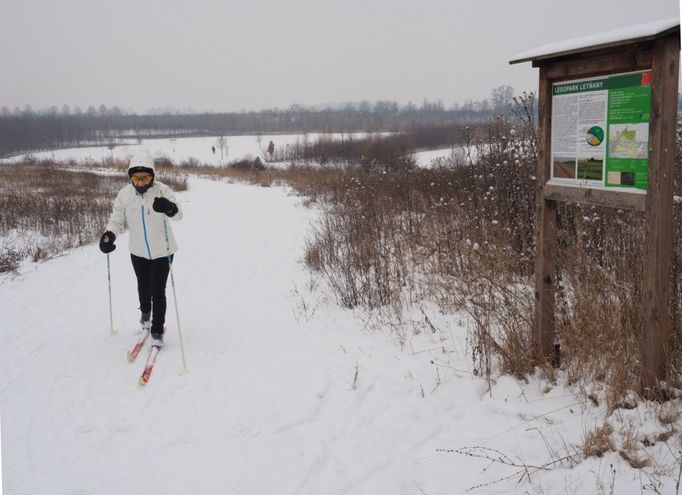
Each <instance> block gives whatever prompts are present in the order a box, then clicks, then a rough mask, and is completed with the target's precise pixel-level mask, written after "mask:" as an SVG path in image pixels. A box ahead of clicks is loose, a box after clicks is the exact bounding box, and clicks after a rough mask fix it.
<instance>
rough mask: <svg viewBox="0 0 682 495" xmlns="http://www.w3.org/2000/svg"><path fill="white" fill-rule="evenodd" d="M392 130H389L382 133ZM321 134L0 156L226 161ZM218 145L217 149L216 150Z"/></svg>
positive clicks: (151, 142) (153, 141)
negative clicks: (141, 156)
mask: <svg viewBox="0 0 682 495" xmlns="http://www.w3.org/2000/svg"><path fill="white" fill-rule="evenodd" d="M382 134H389V133H382ZM350 135H351V134H349V133H333V134H325V135H324V136H325V137H331V138H332V139H342V138H344V137H348V136H350ZM320 136H322V134H319V133H309V134H272V135H270V134H263V135H246V136H224V138H225V146H224V147H223V148H222V150H223V152H222V153H221V147H220V143H219V141H218V137H216V136H210V137H191V138H163V139H142V140H140V142H139V143H138V142H137V141H135V140H131V141H130V143H128V144H125V145H119V146H115V147H113V148H109V147H107V146H92V147H82V148H66V149H60V150H52V151H41V152H37V153H31V154H30V155H17V156H14V157H11V158H5V159H3V160H0V163H13V162H16V161H20V160H24V159H26V158H27V157H28V156H32V157H34V158H36V159H51V160H55V161H58V162H66V161H71V160H74V161H76V162H92V161H95V162H99V161H101V160H102V159H107V158H113V159H115V160H129V159H130V157H132V156H133V155H134V154H136V153H138V152H141V151H143V152H145V153H149V154H151V155H152V156H154V157H158V158H160V157H167V158H169V159H171V160H172V161H173V162H174V163H181V162H184V161H187V160H189V159H195V160H198V161H199V163H200V164H202V165H215V166H219V165H223V164H226V163H229V162H233V161H235V160H239V159H242V158H246V157H251V158H256V157H258V156H259V157H261V158H263V157H264V155H265V153H266V150H267V148H268V145H269V144H270V141H272V143H273V144H274V145H275V149H276V150H278V151H284V150H286V148H287V147H288V146H291V145H294V144H296V143H304V142H309V143H312V142H314V141H315V140H317V139H318V138H319V137H320ZM352 136H353V137H355V138H361V137H363V136H366V134H365V133H353V134H352ZM214 148H215V151H214Z"/></svg>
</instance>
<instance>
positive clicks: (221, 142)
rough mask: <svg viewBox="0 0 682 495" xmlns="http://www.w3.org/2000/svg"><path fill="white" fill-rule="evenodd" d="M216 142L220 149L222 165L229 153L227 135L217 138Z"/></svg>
mask: <svg viewBox="0 0 682 495" xmlns="http://www.w3.org/2000/svg"><path fill="white" fill-rule="evenodd" d="M216 144H217V145H218V149H219V150H220V163H221V165H222V163H223V160H225V155H227V154H228V151H229V149H228V147H227V138H226V137H225V136H220V137H218V139H216Z"/></svg>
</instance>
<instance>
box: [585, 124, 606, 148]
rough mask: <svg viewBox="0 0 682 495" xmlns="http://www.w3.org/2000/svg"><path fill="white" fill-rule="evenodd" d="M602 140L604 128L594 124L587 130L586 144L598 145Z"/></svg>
mask: <svg viewBox="0 0 682 495" xmlns="http://www.w3.org/2000/svg"><path fill="white" fill-rule="evenodd" d="M603 141H604V129H602V128H601V127H599V126H598V125H595V126H593V127H590V129H589V130H588V131H587V144H589V145H590V146H599V145H600V144H601V143H602V142H603Z"/></svg>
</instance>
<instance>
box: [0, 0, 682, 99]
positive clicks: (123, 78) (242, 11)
mask: <svg viewBox="0 0 682 495" xmlns="http://www.w3.org/2000/svg"><path fill="white" fill-rule="evenodd" d="M679 12H680V7H679V0H646V1H645V0H593V1H591V2H567V1H564V0H562V1H560V0H470V1H462V0H289V1H283V0H115V1H114V0H106V1H104V0H0V68H1V71H0V74H1V75H0V107H2V106H7V107H9V108H14V107H17V106H19V107H23V106H24V105H26V104H30V105H31V106H33V108H35V109H42V108H47V107H49V106H51V105H56V106H57V107H59V108H61V106H62V105H64V104H68V105H70V106H71V107H74V106H76V105H79V106H80V107H82V108H83V109H85V108H87V106H89V105H93V106H99V105H100V104H105V105H107V106H113V105H118V106H120V107H122V108H126V109H130V110H134V111H138V112H141V111H145V110H147V109H149V108H152V107H174V108H192V109H195V110H212V111H225V110H226V111H232V110H243V109H244V110H250V109H262V108H269V107H274V106H278V107H280V108H285V107H288V106H289V105H291V104H293V103H300V104H305V105H319V104H327V103H339V102H347V101H354V102H358V101H361V100H369V101H375V100H379V99H383V100H396V101H398V102H399V103H400V104H405V103H407V102H408V101H413V102H414V103H417V104H419V103H421V102H422V100H423V99H424V98H427V99H428V100H430V101H435V100H439V99H440V100H442V101H443V102H444V103H445V104H446V105H448V106H449V105H451V104H452V103H453V102H460V103H463V102H464V101H465V100H467V99H482V98H485V97H487V96H489V94H490V90H491V89H492V88H494V87H497V86H500V85H503V84H506V85H510V86H512V87H514V88H515V89H516V90H517V92H521V91H523V90H527V89H531V90H534V89H535V88H536V87H537V69H533V68H532V67H531V65H530V64H529V63H525V64H520V65H514V66H509V65H508V61H509V60H510V59H511V58H513V56H514V55H516V54H517V53H520V52H524V51H526V50H529V49H531V48H534V47H537V46H540V45H544V44H547V43H552V42H558V41H564V40H567V39H571V38H576V37H580V36H586V35H591V34H594V33H598V32H601V31H607V30H612V29H618V28H622V27H627V26H630V25H633V24H640V23H644V22H648V21H652V20H658V19H663V18H669V17H678V16H679Z"/></svg>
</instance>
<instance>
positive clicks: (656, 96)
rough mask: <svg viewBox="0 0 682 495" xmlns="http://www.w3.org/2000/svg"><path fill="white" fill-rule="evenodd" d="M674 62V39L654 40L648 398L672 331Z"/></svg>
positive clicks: (644, 321)
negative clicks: (670, 309) (670, 304)
mask: <svg viewBox="0 0 682 495" xmlns="http://www.w3.org/2000/svg"><path fill="white" fill-rule="evenodd" d="M679 57H680V39H679V34H677V35H676V36H667V37H665V38H661V39H658V40H656V41H655V49H654V57H653V62H652V72H653V80H652V88H651V116H650V120H649V187H648V190H647V197H646V212H645V219H646V227H645V228H646V247H645V255H644V256H645V257H644V260H643V261H644V299H643V301H642V311H641V319H640V332H641V335H642V368H643V373H642V390H643V391H644V392H645V393H648V394H650V395H651V394H656V393H657V391H658V388H659V387H658V384H659V381H660V380H664V379H665V370H666V347H667V343H668V342H669V338H670V330H671V326H672V322H671V317H670V311H669V303H670V270H671V263H672V208H673V204H672V200H673V189H672V185H673V163H674V158H675V124H676V121H677V96H678V95H677V90H678V77H679V76H678V74H679V72H678V71H679V67H678V65H679Z"/></svg>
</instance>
